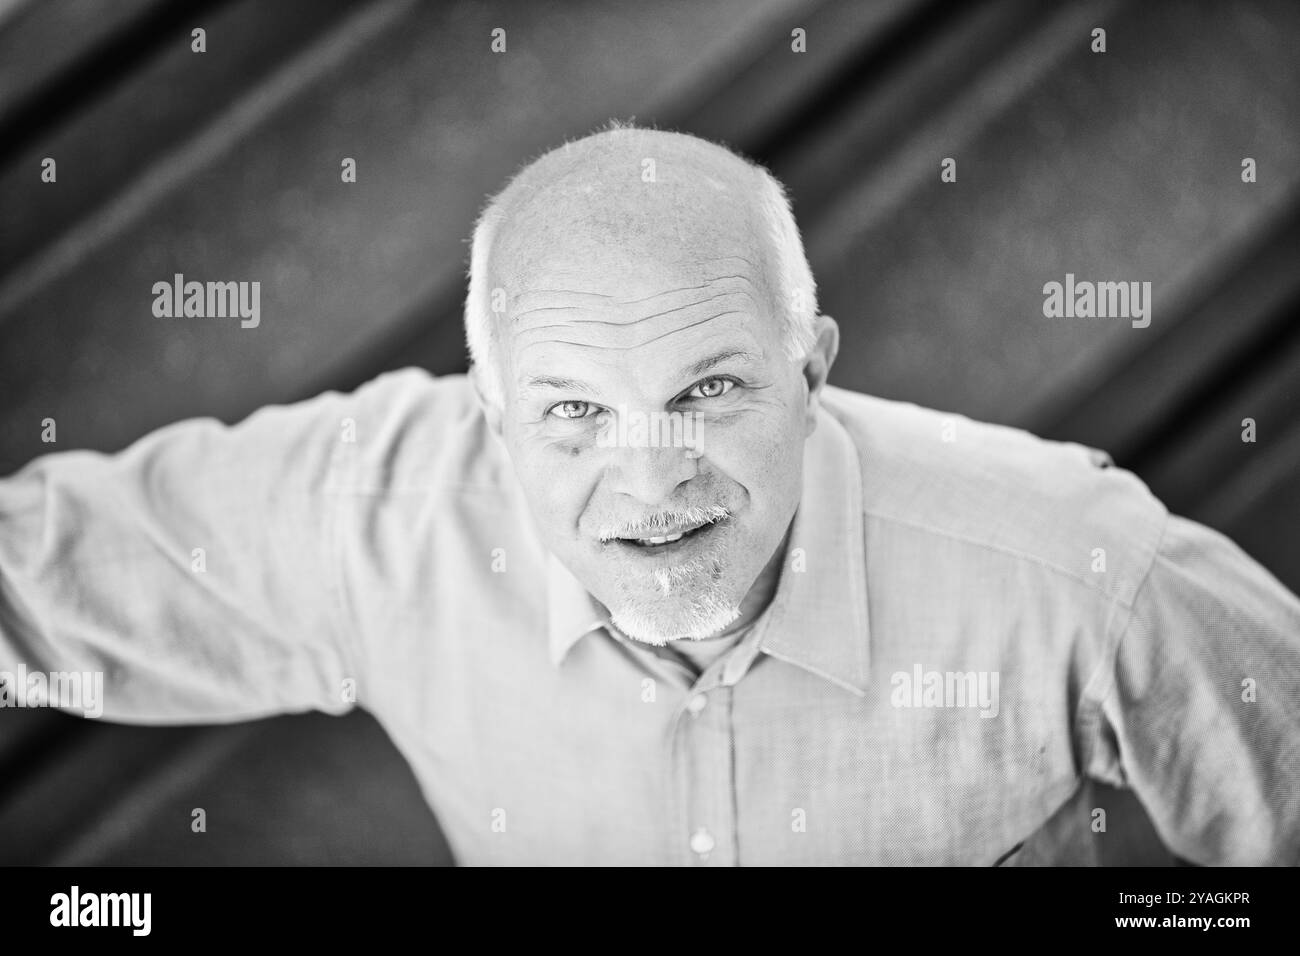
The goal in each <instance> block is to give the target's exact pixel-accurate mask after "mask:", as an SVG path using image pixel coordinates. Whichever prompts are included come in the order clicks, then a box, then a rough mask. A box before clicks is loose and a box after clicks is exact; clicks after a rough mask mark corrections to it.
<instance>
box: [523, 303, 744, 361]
mask: <svg viewBox="0 0 1300 956" xmlns="http://www.w3.org/2000/svg"><path fill="white" fill-rule="evenodd" d="M745 314H746V313H744V312H739V311H737V310H735V309H729V310H727V311H726V312H719V313H717V314H716V315H711V316H709V317H708V318H706V319H700V320H699V321H698V322H692V323H691V324H690V325H685V326H682V327H681V328H677V329H669V330H668V331H667V332H664V333H661V334H660V335H656V336H653V337H652V338H648V339H646V340H645V341H642V342H634V343H633V344H631V345H608V344H597V343H595V342H571V341H568V340H567V339H547V340H545V341H543V342H531V343H528V344H526V345H521V346H520V347H519V354H520V356H521V357H522V356H523V354H524V353H525V352H527V351H528V350H529V349H532V348H537V347H539V346H543V345H571V346H573V347H574V348H580V349H597V350H599V351H602V352H630V351H632V350H633V349H638V348H641V347H642V346H643V345H649V344H650V343H652V342H658V341H659V340H660V339H664V338H667V337H668V336H670V335H675V334H677V333H678V332H685V331H686V330H687V329H693V328H695V327H697V326H700V325H703V324H704V323H706V322H712V321H713V320H714V319H718V318H721V317H722V316H724V315H745Z"/></svg>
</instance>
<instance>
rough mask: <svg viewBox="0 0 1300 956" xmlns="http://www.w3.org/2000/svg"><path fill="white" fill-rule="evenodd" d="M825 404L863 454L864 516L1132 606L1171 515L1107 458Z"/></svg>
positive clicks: (912, 413) (993, 428)
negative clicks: (1050, 573)
mask: <svg viewBox="0 0 1300 956" xmlns="http://www.w3.org/2000/svg"><path fill="white" fill-rule="evenodd" d="M824 404H825V407H826V410H827V411H828V412H829V413H830V414H831V415H832V416H833V417H834V418H835V419H836V420H837V421H838V422H839V423H840V424H841V425H842V426H843V427H844V428H845V430H846V431H847V432H848V434H849V436H850V438H851V439H852V441H853V443H854V445H855V446H856V447H857V449H858V453H859V459H860V462H861V467H862V485H863V510H864V512H865V513H866V514H867V515H868V517H870V518H873V519H875V520H878V521H882V522H888V523H892V524H895V525H899V526H906V527H908V528H911V529H914V530H916V531H917V532H919V533H920V534H919V537H918V540H925V539H926V537H929V538H932V539H936V540H937V539H943V540H946V541H948V542H952V541H959V542H965V543H966V544H967V545H968V546H969V547H970V548H972V549H977V550H984V551H988V552H998V553H1001V554H1004V555H1010V556H1012V557H1014V558H1016V559H1018V560H1021V561H1028V562H1033V563H1035V564H1037V565H1039V566H1043V567H1048V568H1052V569H1055V570H1056V571H1057V572H1060V573H1064V574H1067V575H1069V576H1071V577H1074V578H1076V579H1078V580H1080V581H1082V582H1083V583H1085V584H1086V585H1088V586H1090V587H1092V588H1093V589H1095V590H1097V591H1100V592H1103V593H1105V594H1106V596H1108V597H1113V598H1116V599H1118V600H1119V601H1121V602H1122V603H1123V604H1125V605H1129V606H1131V604H1132V602H1133V600H1134V597H1135V596H1136V592H1137V589H1138V588H1139V587H1140V585H1141V583H1142V580H1143V579H1144V578H1145V576H1146V574H1147V572H1148V570H1149V569H1150V567H1151V565H1152V563H1153V561H1154V559H1155V555H1156V553H1157V548H1158V546H1159V544H1160V540H1161V536H1162V535H1163V533H1164V529H1165V525H1166V522H1167V520H1168V512H1167V511H1166V509H1165V507H1164V505H1163V504H1162V503H1161V502H1160V501H1159V499H1157V498H1156V497H1155V496H1154V495H1153V494H1152V493H1151V491H1150V490H1149V489H1148V488H1147V486H1146V485H1145V484H1144V483H1143V482H1142V481H1141V480H1140V479H1139V478H1138V477H1137V476H1136V475H1134V474H1133V473H1132V472H1129V471H1127V470H1125V469H1122V468H1117V467H1115V466H1114V464H1113V463H1112V462H1111V459H1110V456H1109V455H1108V454H1106V453H1105V452H1104V451H1101V450H1099V449H1095V448H1090V447H1087V446H1085V445H1080V444H1077V443H1075V442H1063V441H1052V440H1049V439H1045V438H1041V437H1039V436H1037V435H1034V434H1032V433H1030V432H1028V431H1025V430H1024V429H1020V428H1013V427H1010V426H1005V425H997V424H993V423H990V422H981V421H977V420H974V419H971V418H968V417H966V416H964V415H960V414H957V413H955V412H945V411H940V410H937V409H932V408H925V407H922V406H919V405H915V404H912V403H908V402H900V401H893V400H888V399H883V398H877V397H875V396H870V395H864V394H861V393H857V392H851V391H847V390H845V389H838V388H829V389H827V394H826V396H825V402H824ZM1099 568H1104V569H1105V571H1106V573H1097V572H1098V570H1099Z"/></svg>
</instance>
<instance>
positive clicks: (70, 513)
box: [0, 393, 353, 723]
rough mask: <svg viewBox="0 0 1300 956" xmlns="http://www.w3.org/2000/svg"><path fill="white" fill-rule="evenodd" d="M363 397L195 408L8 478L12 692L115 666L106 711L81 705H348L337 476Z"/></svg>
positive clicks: (239, 708) (3, 507)
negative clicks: (194, 412)
mask: <svg viewBox="0 0 1300 956" xmlns="http://www.w3.org/2000/svg"><path fill="white" fill-rule="evenodd" d="M349 408H350V405H349V396H343V395H339V394H337V393H326V394H325V395H322V396H319V397H318V398H315V399H312V400H311V401H308V402H303V403H299V404H296V405H289V406H270V407H267V408H264V409H262V410H260V411H258V412H257V413H255V414H254V415H252V416H251V417H249V418H248V419H246V420H245V421H243V422H241V423H240V424H238V425H235V426H225V425H223V424H221V423H220V422H217V421H215V420H213V419H194V420H189V421H184V422H180V423H177V424H175V425H171V426H168V427H166V428H163V429H160V430H158V431H156V432H153V433H152V434H150V435H148V436H146V437H144V438H142V439H140V440H139V441H137V442H136V443H135V444H133V445H132V446H130V447H129V448H128V449H126V450H125V451H122V452H120V453H118V454H115V455H104V454H99V453H95V452H88V451H68V452H59V453H53V454H49V455H45V456H43V457H41V458H38V459H36V460H34V461H32V462H31V463H29V464H28V465H27V466H26V467H25V468H23V469H21V470H20V471H18V472H17V473H16V474H14V475H13V476H12V477H9V478H7V479H4V480H0V672H8V673H7V674H3V675H0V676H4V677H6V678H7V681H8V683H9V684H10V685H11V686H9V688H8V690H7V693H8V694H9V700H8V703H9V705H10V706H12V705H13V704H14V703H15V701H16V699H17V697H19V696H21V695H23V694H24V689H23V688H21V687H18V686H17V685H18V684H19V683H22V681H23V679H24V678H25V679H26V681H27V682H28V683H30V682H31V681H32V680H33V677H32V675H33V674H34V673H39V674H46V675H48V674H54V673H59V674H81V675H85V676H86V679H87V680H89V679H90V677H89V675H91V674H99V675H102V696H103V700H102V703H101V706H102V713H101V714H95V713H94V711H93V706H92V705H90V704H88V703H86V702H84V701H83V702H81V703H80V704H79V706H78V707H77V709H78V710H80V711H81V712H83V713H86V714H89V715H90V716H103V717H105V718H107V719H110V720H119V721H123V722H129V723H185V722H224V721H233V720H242V719H251V718H254V717H260V716H266V715H270V714H274V713H287V712H298V711H304V710H311V709H316V710H323V711H326V712H329V713H341V712H343V711H345V710H347V709H349V708H350V706H351V704H350V697H349V694H348V693H347V691H346V685H345V684H344V681H345V680H347V679H348V678H349V677H350V676H352V674H353V668H352V655H351V651H350V648H349V643H348V642H349V636H348V635H347V634H346V633H343V631H344V630H345V629H344V628H342V627H340V621H341V619H342V615H341V614H339V613H338V611H339V604H340V595H339V590H338V581H337V567H338V562H337V553H336V548H335V545H334V540H333V539H334V533H335V527H336V521H335V516H334V513H333V512H334V505H333V504H332V502H333V501H334V500H335V499H334V498H333V497H332V496H331V495H330V494H329V487H328V486H329V481H330V474H331V463H332V461H333V460H334V458H335V455H336V451H337V448H338V446H339V444H340V442H341V441H343V440H345V438H346V435H345V429H346V423H345V422H344V421H343V420H344V419H345V418H346V417H347V416H348V414H349ZM54 686H55V685H54V684H53V683H52V682H51V683H50V684H48V687H49V688H50V689H51V691H52V690H53V688H54ZM65 686H66V685H65ZM83 686H84V682H83ZM49 702H50V703H51V704H54V705H61V706H67V705H66V701H60V700H59V699H56V695H54V694H53V693H51V694H50V698H49ZM30 703H31V702H30V700H29V701H28V702H27V703H26V704H23V706H30ZM69 709H72V708H69Z"/></svg>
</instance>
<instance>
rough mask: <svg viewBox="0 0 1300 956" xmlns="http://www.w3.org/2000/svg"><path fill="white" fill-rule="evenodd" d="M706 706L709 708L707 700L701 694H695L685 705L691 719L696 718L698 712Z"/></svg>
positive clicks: (698, 714)
mask: <svg viewBox="0 0 1300 956" xmlns="http://www.w3.org/2000/svg"><path fill="white" fill-rule="evenodd" d="M707 706H709V698H707V697H705V696H704V695H703V694H696V695H695V696H694V697H692V698H691V699H690V701H689V702H688V703H687V704H686V709H687V710H689V711H690V712H691V716H692V717H698V716H700V711H702V710H703V709H704V708H705V707H707Z"/></svg>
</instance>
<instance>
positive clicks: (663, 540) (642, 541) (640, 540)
mask: <svg viewBox="0 0 1300 956" xmlns="http://www.w3.org/2000/svg"><path fill="white" fill-rule="evenodd" d="M684 533H685V532H681V531H679V532H677V534H670V535H666V536H665V537H662V538H637V539H636V540H637V544H640V545H647V544H667V543H668V542H670V541H677V540H679V539H680V538H681V536H682V535H683V534H684Z"/></svg>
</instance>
